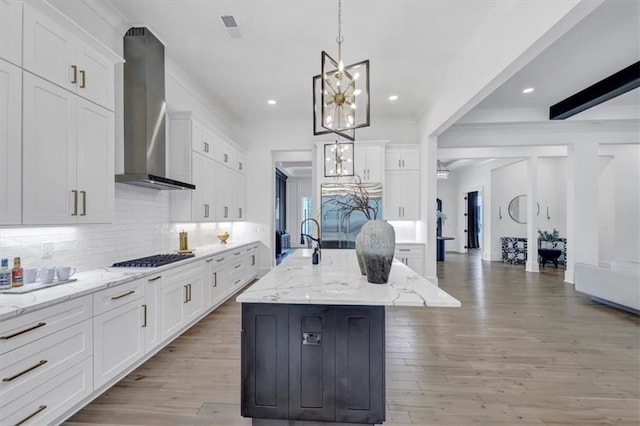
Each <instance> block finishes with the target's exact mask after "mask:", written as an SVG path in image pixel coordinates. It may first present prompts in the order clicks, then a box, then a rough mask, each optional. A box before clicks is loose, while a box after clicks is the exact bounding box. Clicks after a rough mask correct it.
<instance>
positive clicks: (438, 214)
mask: <svg viewBox="0 0 640 426" xmlns="http://www.w3.org/2000/svg"><path fill="white" fill-rule="evenodd" d="M438 220H442V222H440V224H441V225H442V226H444V221H445V220H447V215H446V214H444V213H442V211H440V210H436V223H438Z"/></svg>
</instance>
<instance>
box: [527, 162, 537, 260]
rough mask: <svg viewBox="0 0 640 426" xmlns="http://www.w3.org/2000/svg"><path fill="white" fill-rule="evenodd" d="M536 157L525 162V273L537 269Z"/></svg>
mask: <svg viewBox="0 0 640 426" xmlns="http://www.w3.org/2000/svg"><path fill="white" fill-rule="evenodd" d="M538 208H539V207H538V157H529V160H527V264H526V268H525V271H527V272H539V269H538V213H539V211H538Z"/></svg>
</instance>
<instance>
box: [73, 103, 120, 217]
mask: <svg viewBox="0 0 640 426" xmlns="http://www.w3.org/2000/svg"><path fill="white" fill-rule="evenodd" d="M77 111H78V112H77V117H78V119H77V123H78V144H77V183H76V189H77V190H78V223H110V222H113V206H114V188H115V183H114V180H113V175H114V173H115V172H114V160H113V144H114V138H115V130H114V124H113V112H111V111H108V110H106V109H104V108H101V107H99V106H97V105H95V104H93V103H91V102H88V101H86V100H84V99H81V98H78V109H77Z"/></svg>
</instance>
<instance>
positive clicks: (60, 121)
mask: <svg viewBox="0 0 640 426" xmlns="http://www.w3.org/2000/svg"><path fill="white" fill-rule="evenodd" d="M23 74H24V76H23V79H24V80H23V84H24V88H23V92H24V100H23V102H24V104H23V140H22V149H23V151H22V171H23V173H22V177H23V180H22V183H23V191H22V192H23V212H22V215H23V223H24V224H29V225H38V224H68V223H75V222H76V219H77V217H78V213H79V211H78V207H79V206H78V201H79V194H78V193H77V190H76V185H75V184H76V106H77V102H76V95H74V94H73V93H71V92H68V91H66V90H64V89H61V88H60V87H58V86H55V85H53V84H51V83H49V82H48V81H45V80H43V79H41V78H38V77H36V76H34V75H32V74H30V73H27V72H25V73H23ZM111 156H112V154H111ZM101 161H105V159H104V158H103V159H102V160H101Z"/></svg>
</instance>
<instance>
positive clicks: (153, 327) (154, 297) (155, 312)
mask: <svg viewBox="0 0 640 426" xmlns="http://www.w3.org/2000/svg"><path fill="white" fill-rule="evenodd" d="M161 296H162V275H160V274H158V275H154V276H151V277H148V278H146V284H145V292H144V303H143V305H142V328H143V333H144V351H145V353H148V352H150V351H152V350H153V349H155V348H156V347H157V346H158V345H159V344H160V343H161V342H162V331H161V329H160V307H161V305H162V302H161Z"/></svg>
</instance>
